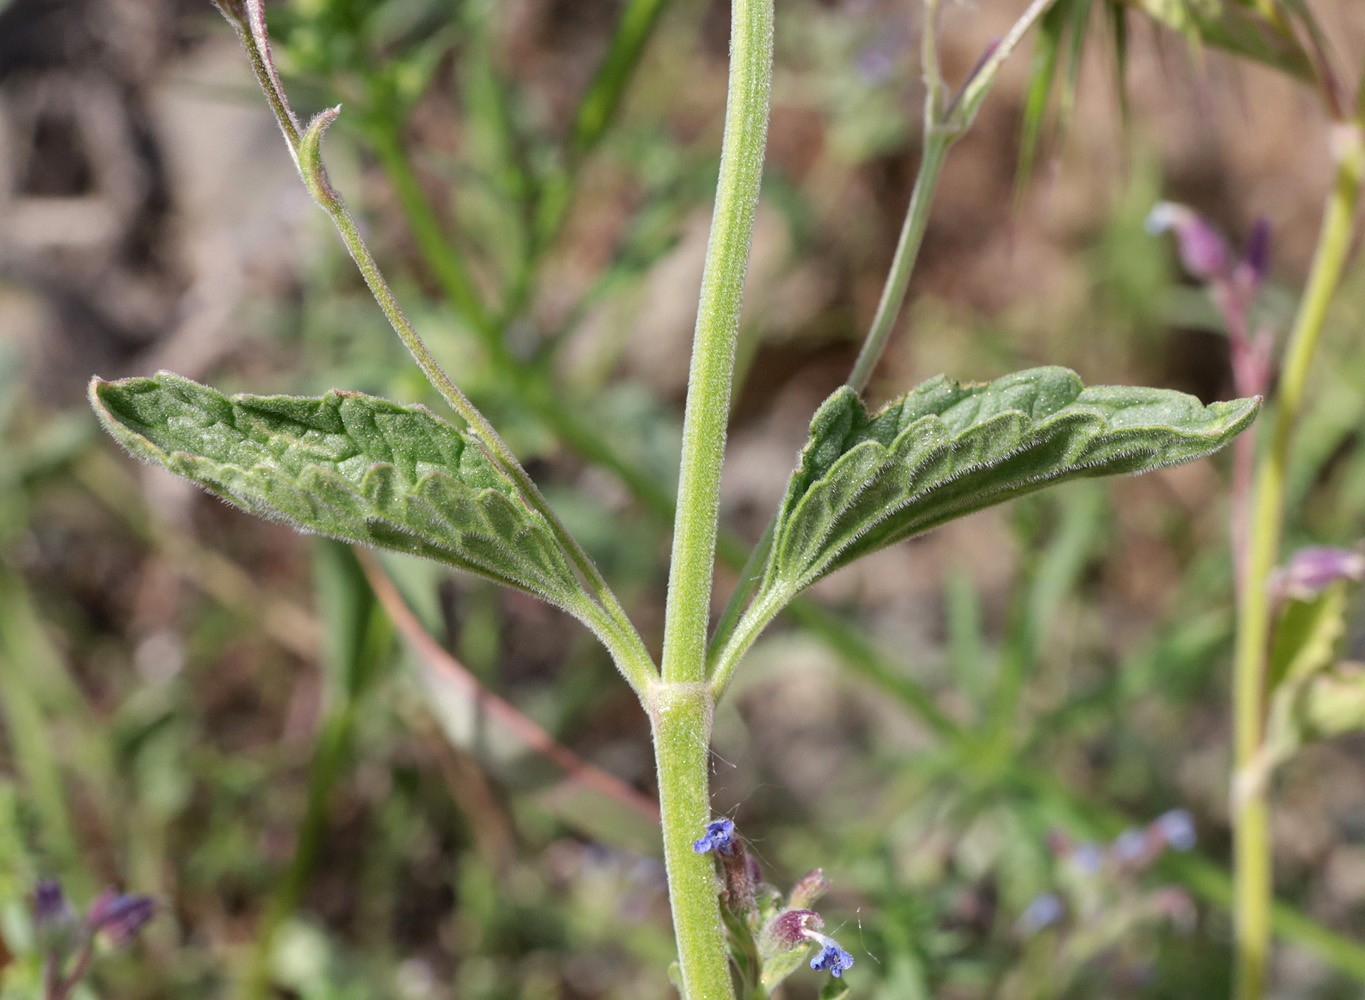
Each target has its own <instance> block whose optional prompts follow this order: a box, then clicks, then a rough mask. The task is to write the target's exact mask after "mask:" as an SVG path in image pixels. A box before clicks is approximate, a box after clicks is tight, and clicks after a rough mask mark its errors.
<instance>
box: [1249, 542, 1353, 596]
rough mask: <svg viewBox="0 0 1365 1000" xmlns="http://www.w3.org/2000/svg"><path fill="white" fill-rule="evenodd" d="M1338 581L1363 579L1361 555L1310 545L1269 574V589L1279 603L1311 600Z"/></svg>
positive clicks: (1347, 550) (1350, 551) (1325, 546)
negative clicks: (1285, 600)
mask: <svg viewBox="0 0 1365 1000" xmlns="http://www.w3.org/2000/svg"><path fill="white" fill-rule="evenodd" d="M1340 580H1354V581H1355V582H1356V583H1360V582H1361V581H1362V580H1365V555H1362V554H1361V553H1360V552H1358V551H1356V550H1355V549H1339V548H1332V547H1331V546H1327V545H1310V546H1309V547H1308V548H1304V549H1299V551H1297V552H1295V553H1294V555H1293V556H1292V557H1291V558H1290V560H1289V562H1288V563H1286V564H1285V565H1284V566H1280V567H1278V568H1276V569H1275V570H1274V571H1272V572H1271V574H1270V583H1269V587H1270V592H1271V594H1272V595H1274V596H1275V597H1276V598H1278V599H1280V600H1284V599H1285V598H1292V599H1293V600H1296V601H1311V600H1312V599H1313V598H1315V597H1317V596H1318V595H1319V594H1321V593H1322V592H1323V591H1324V590H1326V589H1327V588H1328V587H1330V586H1331V585H1332V584H1334V583H1336V582H1338V581H1340Z"/></svg>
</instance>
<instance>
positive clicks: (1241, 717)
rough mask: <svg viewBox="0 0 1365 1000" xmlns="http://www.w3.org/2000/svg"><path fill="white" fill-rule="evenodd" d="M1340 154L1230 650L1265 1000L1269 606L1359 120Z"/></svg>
mask: <svg viewBox="0 0 1365 1000" xmlns="http://www.w3.org/2000/svg"><path fill="white" fill-rule="evenodd" d="M1335 129H1336V131H1335V132H1334V135H1333V143H1332V147H1333V152H1334V154H1335V158H1336V163H1337V172H1336V179H1335V182H1334V184H1333V186H1332V191H1331V193H1330V194H1329V196H1328V199H1327V206H1326V209H1325V212H1324V216H1323V223H1322V229H1321V231H1320V233H1319V236H1318V246H1317V250H1316V251H1315V253H1314V255H1313V265H1312V269H1311V271H1310V274H1309V279H1308V286H1307V288H1306V289H1305V290H1304V295H1303V299H1302V301H1301V302H1300V304H1299V312H1298V315H1297V317H1296V318H1295V321H1294V327H1293V330H1292V332H1291V333H1290V336H1289V342H1288V344H1287V345H1286V347H1285V364H1284V373H1283V376H1282V378H1281V381H1280V390H1279V396H1278V400H1277V402H1276V407H1275V414H1274V418H1273V421H1274V422H1273V424H1272V426H1271V431H1270V446H1269V450H1268V451H1267V453H1266V455H1265V457H1264V458H1263V459H1262V461H1261V464H1260V468H1259V470H1258V474H1257V478H1256V491H1255V495H1254V497H1253V499H1252V508H1251V515H1250V533H1251V535H1250V545H1249V548H1248V551H1247V558H1246V565H1245V573H1244V575H1243V579H1242V581H1241V587H1240V588H1239V591H1238V600H1237V605H1238V616H1237V636H1236V645H1235V650H1234V654H1233V731H1234V761H1235V772H1234V780H1233V794H1232V811H1233V818H1232V821H1233V833H1234V862H1235V872H1234V885H1235V903H1234V917H1235V922H1236V938H1237V940H1236V944H1237V985H1236V997H1237V1000H1261V997H1262V996H1264V994H1265V985H1266V974H1267V968H1268V962H1269V953H1270V907H1271V899H1272V893H1273V885H1272V868H1271V846H1272V845H1271V839H1270V806H1269V798H1268V796H1269V789H1268V788H1267V786H1266V782H1265V781H1263V780H1255V779H1252V778H1251V777H1250V776H1251V775H1252V774H1253V769H1254V767H1255V761H1256V758H1257V755H1258V753H1259V750H1260V746H1261V742H1262V740H1263V738H1264V723H1265V711H1266V698H1267V692H1266V665H1267V658H1268V650H1269V643H1270V628H1271V609H1270V603H1269V598H1268V594H1267V588H1266V584H1267V581H1268V579H1269V576H1270V572H1271V569H1272V567H1273V566H1274V565H1275V563H1276V562H1277V561H1278V559H1279V555H1280V545H1281V541H1282V536H1283V531H1284V514H1285V511H1284V505H1285V473H1286V468H1287V466H1288V462H1289V449H1290V445H1291V444H1292V442H1293V436H1294V427H1295V425H1296V423H1297V421H1298V418H1299V413H1300V410H1301V408H1302V405H1303V397H1304V390H1305V388H1306V385H1307V380H1308V372H1309V368H1310V366H1311V364H1312V361H1313V355H1314V353H1315V352H1316V350H1317V346H1318V342H1319V340H1320V339H1321V336H1322V330H1323V326H1324V324H1325V321H1326V317H1327V306H1328V304H1329V303H1330V301H1331V298H1332V294H1333V292H1335V291H1336V288H1337V284H1338V283H1339V281H1340V279H1341V273H1342V270H1343V268H1344V267H1345V264H1346V258H1347V255H1348V253H1349V251H1350V248H1351V236H1352V233H1353V230H1354V222H1355V210H1356V203H1357V201H1358V199H1359V195H1360V185H1361V177H1362V172H1365V139H1363V138H1362V132H1361V128H1360V125H1359V123H1354V124H1350V125H1344V124H1343V125H1337V126H1335Z"/></svg>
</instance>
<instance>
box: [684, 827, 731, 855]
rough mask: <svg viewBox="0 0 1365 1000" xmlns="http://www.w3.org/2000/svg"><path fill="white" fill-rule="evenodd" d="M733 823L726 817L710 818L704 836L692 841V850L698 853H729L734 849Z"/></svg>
mask: <svg viewBox="0 0 1365 1000" xmlns="http://www.w3.org/2000/svg"><path fill="white" fill-rule="evenodd" d="M734 840H735V824H734V823H733V822H731V821H730V820H728V819H717V820H712V821H711V822H710V823H707V824H706V836H704V837H702V838H701V839H700V840H697V841H693V843H692V850H694V851H696V852H697V853H698V854H709V853H710V852H712V851H715V852H716V853H717V854H730V853H732V851H733V850H734V848H733V846H732V845H733V844H734Z"/></svg>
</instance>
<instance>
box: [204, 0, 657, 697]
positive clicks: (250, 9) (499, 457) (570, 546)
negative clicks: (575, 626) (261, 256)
mask: <svg viewBox="0 0 1365 1000" xmlns="http://www.w3.org/2000/svg"><path fill="white" fill-rule="evenodd" d="M218 8H219V10H220V11H221V12H222V13H223V15H224V16H225V17H226V18H227V19H228V21H229V22H230V23H231V24H232V25H233V27H234V28H235V29H236V31H237V34H238V37H239V38H241V39H242V41H243V44H244V45H245V46H246V48H247V51H248V55H249V57H250V59H251V65H252V69H253V71H254V72H255V74H256V78H257V81H258V82H259V83H260V86H261V89H262V90H263V91H264V92H265V95H266V98H267V100H268V101H269V102H270V106H271V108H272V110H273V111H274V112H275V116H276V119H277V121H278V122H279V125H280V130H281V132H283V134H284V137H285V140H286V142H287V144H288V145H289V152H290V155H291V156H292V157H293V158H294V163H295V164H296V166H297V167H298V170H299V175H300V176H301V177H302V179H303V182H304V184H306V185H307V187H308V191H309V193H310V194H311V195H312V196H313V200H314V201H316V202H317V203H318V205H319V206H320V207H321V208H322V209H323V210H324V211H325V212H326V213H327V214H328V216H330V217H331V219H332V222H333V224H334V225H335V226H336V228H337V231H338V232H339V233H340V235H341V238H342V242H343V243H344V244H345V245H346V249H347V251H348V252H349V253H350V255H351V259H352V260H354V261H355V264H356V267H357V268H359V269H360V273H361V275H362V276H363V277H364V279H365V284H366V286H367V287H368V288H369V290H370V294H371V295H372V296H373V298H374V300H375V302H376V303H377V304H378V305H379V308H380V309H381V310H382V311H383V313H384V316H385V318H386V319H387V320H388V321H389V325H390V326H392V327H393V329H394V332H395V333H397V334H398V337H399V339H400V340H402V342H403V345H404V346H405V347H406V348H407V349H408V353H409V354H411V355H412V357H413V360H415V361H416V362H417V365H418V367H419V368H421V369H422V373H423V374H424V375H425V376H426V377H427V380H428V381H429V382H430V383H431V385H432V386H433V387H434V388H435V389H436V391H437V392H439V393H440V394H441V396H442V398H444V399H445V401H446V402H447V403H448V404H449V405H450V407H451V409H453V410H454V411H455V412H456V413H457V414H459V416H460V417H461V418H462V419H463V420H464V421H465V422H466V423H467V424H468V426H469V430H470V431H471V432H472V433H473V434H474V435H475V436H476V437H477V438H478V439H479V440H480V442H481V444H482V445H483V446H484V448H486V449H487V451H488V452H489V457H490V459H492V461H493V462H494V464H496V465H497V466H498V468H499V469H500V470H501V471H502V472H503V473H504V474H505V475H506V476H507V477H508V479H509V480H511V482H512V483H513V484H514V485H515V486H516V488H517V490H518V492H519V493H520V494H521V496H522V498H523V500H524V501H525V503H526V504H527V506H529V507H531V508H532V509H533V510H535V511H536V512H537V513H539V514H540V515H541V516H543V517H544V518H545V520H546V522H547V523H548V524H549V526H550V530H551V532H552V533H553V534H554V536H555V539H556V540H557V541H558V542H559V544H560V546H561V547H562V548H563V549H564V551H565V553H566V554H567V555H568V556H569V558H570V560H571V561H572V562H573V564H574V566H575V568H576V569H577V570H578V572H579V574H580V575H581V576H582V578H583V579H584V580H585V581H586V582H587V584H588V586H589V587H590V588H591V590H592V592H593V597H594V598H595V599H596V600H595V601H588V600H586V599H585V601H584V605H585V606H584V607H578V606H574V607H569V608H566V610H569V611H570V612H572V613H574V614H576V615H577V616H578V617H579V618H580V619H581V620H583V621H584V622H585V623H586V624H588V625H589V626H590V627H592V628H593V631H594V632H596V634H597V635H598V637H599V638H601V639H602V641H603V643H604V644H605V645H606V646H607V648H608V650H609V651H610V652H611V654H612V658H613V660H614V661H615V662H616V665H617V667H618V668H619V669H620V670H621V672H622V673H623V674H624V675H625V677H626V680H627V681H628V682H629V683H630V685H631V687H632V688H634V689H635V691H636V693H637V694H639V695H640V696H641V697H643V696H644V693H645V691H646V690H647V689H648V688H649V686H650V685H651V684H652V683H653V682H654V680H655V678H656V677H657V674H656V672H655V670H654V668H653V665H652V664H653V661H652V659H651V658H650V656H649V653H648V651H647V650H646V649H645V645H644V641H643V640H642V639H641V638H640V635H639V633H638V632H637V631H636V629H635V627H634V625H633V624H631V622H630V619H629V618H628V617H627V615H626V614H625V611H624V609H622V607H621V605H620V602H619V601H618V600H617V599H616V595H615V594H613V593H612V590H611V587H610V586H608V584H607V581H606V579H605V578H604V577H603V576H602V574H601V572H600V571H599V570H598V569H597V566H596V564H594V563H593V561H592V559H591V557H589V555H588V554H587V552H586V551H584V549H583V547H582V546H581V545H579V544H578V541H577V539H575V538H574V537H573V535H571V534H570V533H569V530H568V529H567V528H566V527H565V526H564V523H563V522H562V521H561V520H560V519H559V516H558V515H557V514H556V513H555V512H554V510H553V508H551V507H550V505H549V503H547V502H546V500H545V497H544V496H543V495H542V494H541V492H540V488H539V487H538V486H536V484H535V481H534V480H532V479H531V477H530V475H529V474H528V473H527V472H526V470H525V469H524V468H523V467H522V465H521V463H520V462H519V461H518V460H517V457H516V455H515V454H513V452H512V449H510V448H509V447H508V446H507V444H506V442H504V441H503V440H502V437H501V436H500V435H499V434H498V432H497V431H496V430H495V429H494V428H493V425H492V424H490V423H489V422H488V420H487V418H486V417H484V415H483V414H482V413H480V412H479V410H478V408H477V407H475V406H474V404H473V403H472V402H470V400H469V398H468V397H467V396H465V394H464V393H463V392H461V391H460V389H459V388H458V387H457V386H456V385H455V383H454V381H452V380H451V378H450V376H449V375H447V374H446V372H445V370H444V369H443V368H442V367H441V365H440V363H439V362H437V360H436V358H435V356H433V355H432V353H431V351H430V350H429V349H428V347H427V346H426V343H425V342H424V341H423V340H422V338H421V336H420V335H419V334H418V332H417V330H416V328H415V327H413V325H412V323H411V322H409V320H408V318H407V316H406V315H405V314H404V313H403V310H402V308H401V307H400V306H399V304H398V300H397V298H396V297H395V296H394V294H393V290H392V289H391V288H390V287H389V284H388V282H387V281H386V280H385V278H384V275H383V272H381V271H380V269H379V265H378V263H377V262H376V261H375V259H374V255H373V254H371V253H370V249H369V247H368V246H367V245H366V243H365V240H364V238H363V237H362V236H361V234H360V229H359V227H358V226H357V225H356V223H355V219H354V218H353V217H352V216H351V213H350V210H349V209H348V208H347V207H346V202H345V200H344V199H343V198H342V197H341V195H340V194H339V193H338V192H337V191H336V189H335V188H333V187H332V185H331V183H330V182H329V181H328V179H327V171H326V170H325V169H324V167H323V164H322V154H321V146H322V137H323V135H324V134H325V133H326V131H327V128H328V127H329V126H330V125H331V124H332V123H333V122H334V121H336V118H337V116H338V114H340V107H335V108H329V109H327V110H325V111H323V112H320V113H319V114H317V115H316V116H314V118H313V120H312V121H311V122H310V123H309V124H308V127H307V128H306V129H304V130H303V131H302V132H300V131H299V128H298V122H297V119H295V118H294V115H293V112H292V111H291V110H290V108H289V103H288V99H287V98H286V96H285V93H284V89H283V86H282V85H281V84H280V80H279V76H278V74H277V73H276V72H275V67H274V62H273V59H272V57H271V54H270V39H269V36H268V35H267V33H266V26H265V12H264V5H263V0H245V20H244V19H243V16H242V14H243V12H242V10H241V9H240V7H239V5H238V3H237V2H236V0H222V2H219V4H218ZM599 626H600V627H599ZM645 664H649V666H648V668H646V667H645V666H644V665H645Z"/></svg>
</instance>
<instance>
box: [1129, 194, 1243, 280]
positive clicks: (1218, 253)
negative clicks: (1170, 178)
mask: <svg viewBox="0 0 1365 1000" xmlns="http://www.w3.org/2000/svg"><path fill="white" fill-rule="evenodd" d="M1146 225H1147V231H1148V232H1149V233H1152V234H1153V235H1155V234H1157V233H1164V232H1167V231H1168V230H1169V231H1171V232H1174V233H1175V238H1176V243H1177V244H1178V245H1179V247H1180V263H1181V264H1183V265H1184V267H1185V270H1186V271H1188V272H1189V274H1190V276H1191V277H1193V278H1197V279H1199V280H1200V281H1204V282H1209V281H1214V280H1216V279H1219V278H1224V277H1226V276H1227V274H1228V271H1229V266H1228V256H1229V255H1228V248H1227V244H1226V243H1224V242H1223V237H1221V236H1219V235H1218V231H1217V230H1216V229H1214V228H1213V227H1212V226H1210V225H1209V224H1208V223H1207V222H1205V221H1204V219H1203V218H1201V217H1200V216H1199V214H1198V213H1196V212H1195V211H1194V210H1193V209H1192V208H1189V207H1188V206H1186V205H1178V204H1176V203H1175V202H1172V201H1159V202H1157V203H1156V204H1155V205H1153V206H1152V210H1151V212H1149V213H1148V214H1147V224H1146Z"/></svg>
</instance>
